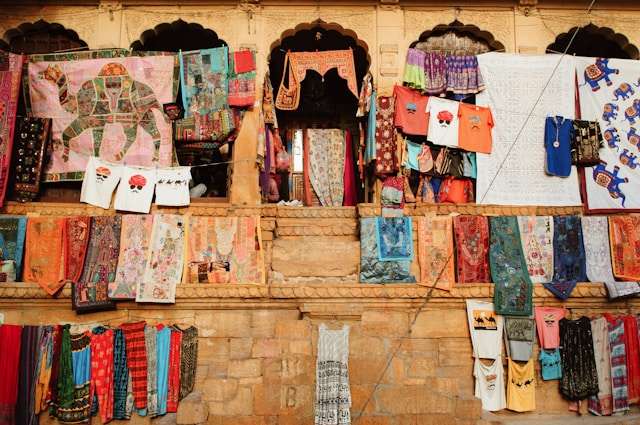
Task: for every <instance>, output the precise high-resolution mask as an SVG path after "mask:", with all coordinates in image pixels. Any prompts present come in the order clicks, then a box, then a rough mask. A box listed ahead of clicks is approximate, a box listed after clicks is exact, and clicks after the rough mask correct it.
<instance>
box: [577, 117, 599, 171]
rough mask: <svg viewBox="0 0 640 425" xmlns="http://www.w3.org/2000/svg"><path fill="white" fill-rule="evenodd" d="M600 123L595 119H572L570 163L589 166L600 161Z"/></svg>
mask: <svg viewBox="0 0 640 425" xmlns="http://www.w3.org/2000/svg"><path fill="white" fill-rule="evenodd" d="M602 140H603V139H602V132H601V131H600V124H599V123H598V122H595V121H582V120H574V121H573V139H572V140H571V164H573V165H578V166H583V167H590V166H594V165H598V164H599V163H600V152H599V151H600V148H602V147H603V146H604V143H603V141H602Z"/></svg>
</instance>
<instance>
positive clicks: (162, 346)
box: [156, 324, 171, 415]
mask: <svg viewBox="0 0 640 425" xmlns="http://www.w3.org/2000/svg"><path fill="white" fill-rule="evenodd" d="M156 328H157V331H158V334H157V336H156V338H157V343H156V350H157V362H158V388H157V390H158V415H164V414H165V413H167V396H168V393H169V357H170V353H169V352H170V350H171V328H169V327H167V326H164V325H161V324H160V325H157V326H156Z"/></svg>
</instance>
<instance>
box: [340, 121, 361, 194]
mask: <svg viewBox="0 0 640 425" xmlns="http://www.w3.org/2000/svg"><path fill="white" fill-rule="evenodd" d="M344 133H345V134H344V145H345V153H344V175H343V181H344V183H343V184H344V198H343V200H342V205H343V206H345V207H355V205H356V204H357V203H358V197H357V196H356V176H355V170H354V167H353V153H352V152H353V149H352V143H353V141H352V139H351V132H350V131H349V130H347V131H345V132H344Z"/></svg>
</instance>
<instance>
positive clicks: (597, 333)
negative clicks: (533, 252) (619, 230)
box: [582, 217, 613, 416]
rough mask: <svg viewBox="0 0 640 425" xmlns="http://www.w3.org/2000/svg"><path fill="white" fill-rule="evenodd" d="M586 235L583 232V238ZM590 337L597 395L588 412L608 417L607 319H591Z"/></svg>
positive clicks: (609, 396)
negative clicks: (596, 376)
mask: <svg viewBox="0 0 640 425" xmlns="http://www.w3.org/2000/svg"><path fill="white" fill-rule="evenodd" d="M585 218H587V217H583V219H582V224H583V229H584V223H585V220H584V219H585ZM605 220H606V219H605ZM605 224H606V221H605ZM586 234H587V233H586V232H584V235H585V236H586ZM591 335H592V337H593V353H594V355H595V361H596V371H597V372H598V395H596V396H592V397H591V398H589V412H591V413H593V414H594V415H597V416H609V415H611V413H612V409H613V397H612V395H611V360H610V358H611V352H610V351H609V326H608V324H607V319H605V318H604V317H600V318H597V319H592V320H591Z"/></svg>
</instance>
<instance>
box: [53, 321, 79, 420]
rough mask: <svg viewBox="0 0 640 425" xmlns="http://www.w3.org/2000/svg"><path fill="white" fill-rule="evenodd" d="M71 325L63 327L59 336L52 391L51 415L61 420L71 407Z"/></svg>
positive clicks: (72, 393) (72, 383)
mask: <svg viewBox="0 0 640 425" xmlns="http://www.w3.org/2000/svg"><path fill="white" fill-rule="evenodd" d="M70 328H71V325H63V326H62V331H61V335H60V350H59V356H58V362H57V364H58V370H57V372H58V373H57V374H56V379H55V383H56V388H55V390H54V392H55V394H56V396H55V404H54V406H53V413H54V416H55V417H56V418H58V419H59V420H62V418H64V417H65V415H66V412H68V411H69V410H70V409H71V408H72V405H73V396H74V382H73V360H72V359H71V331H70Z"/></svg>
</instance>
